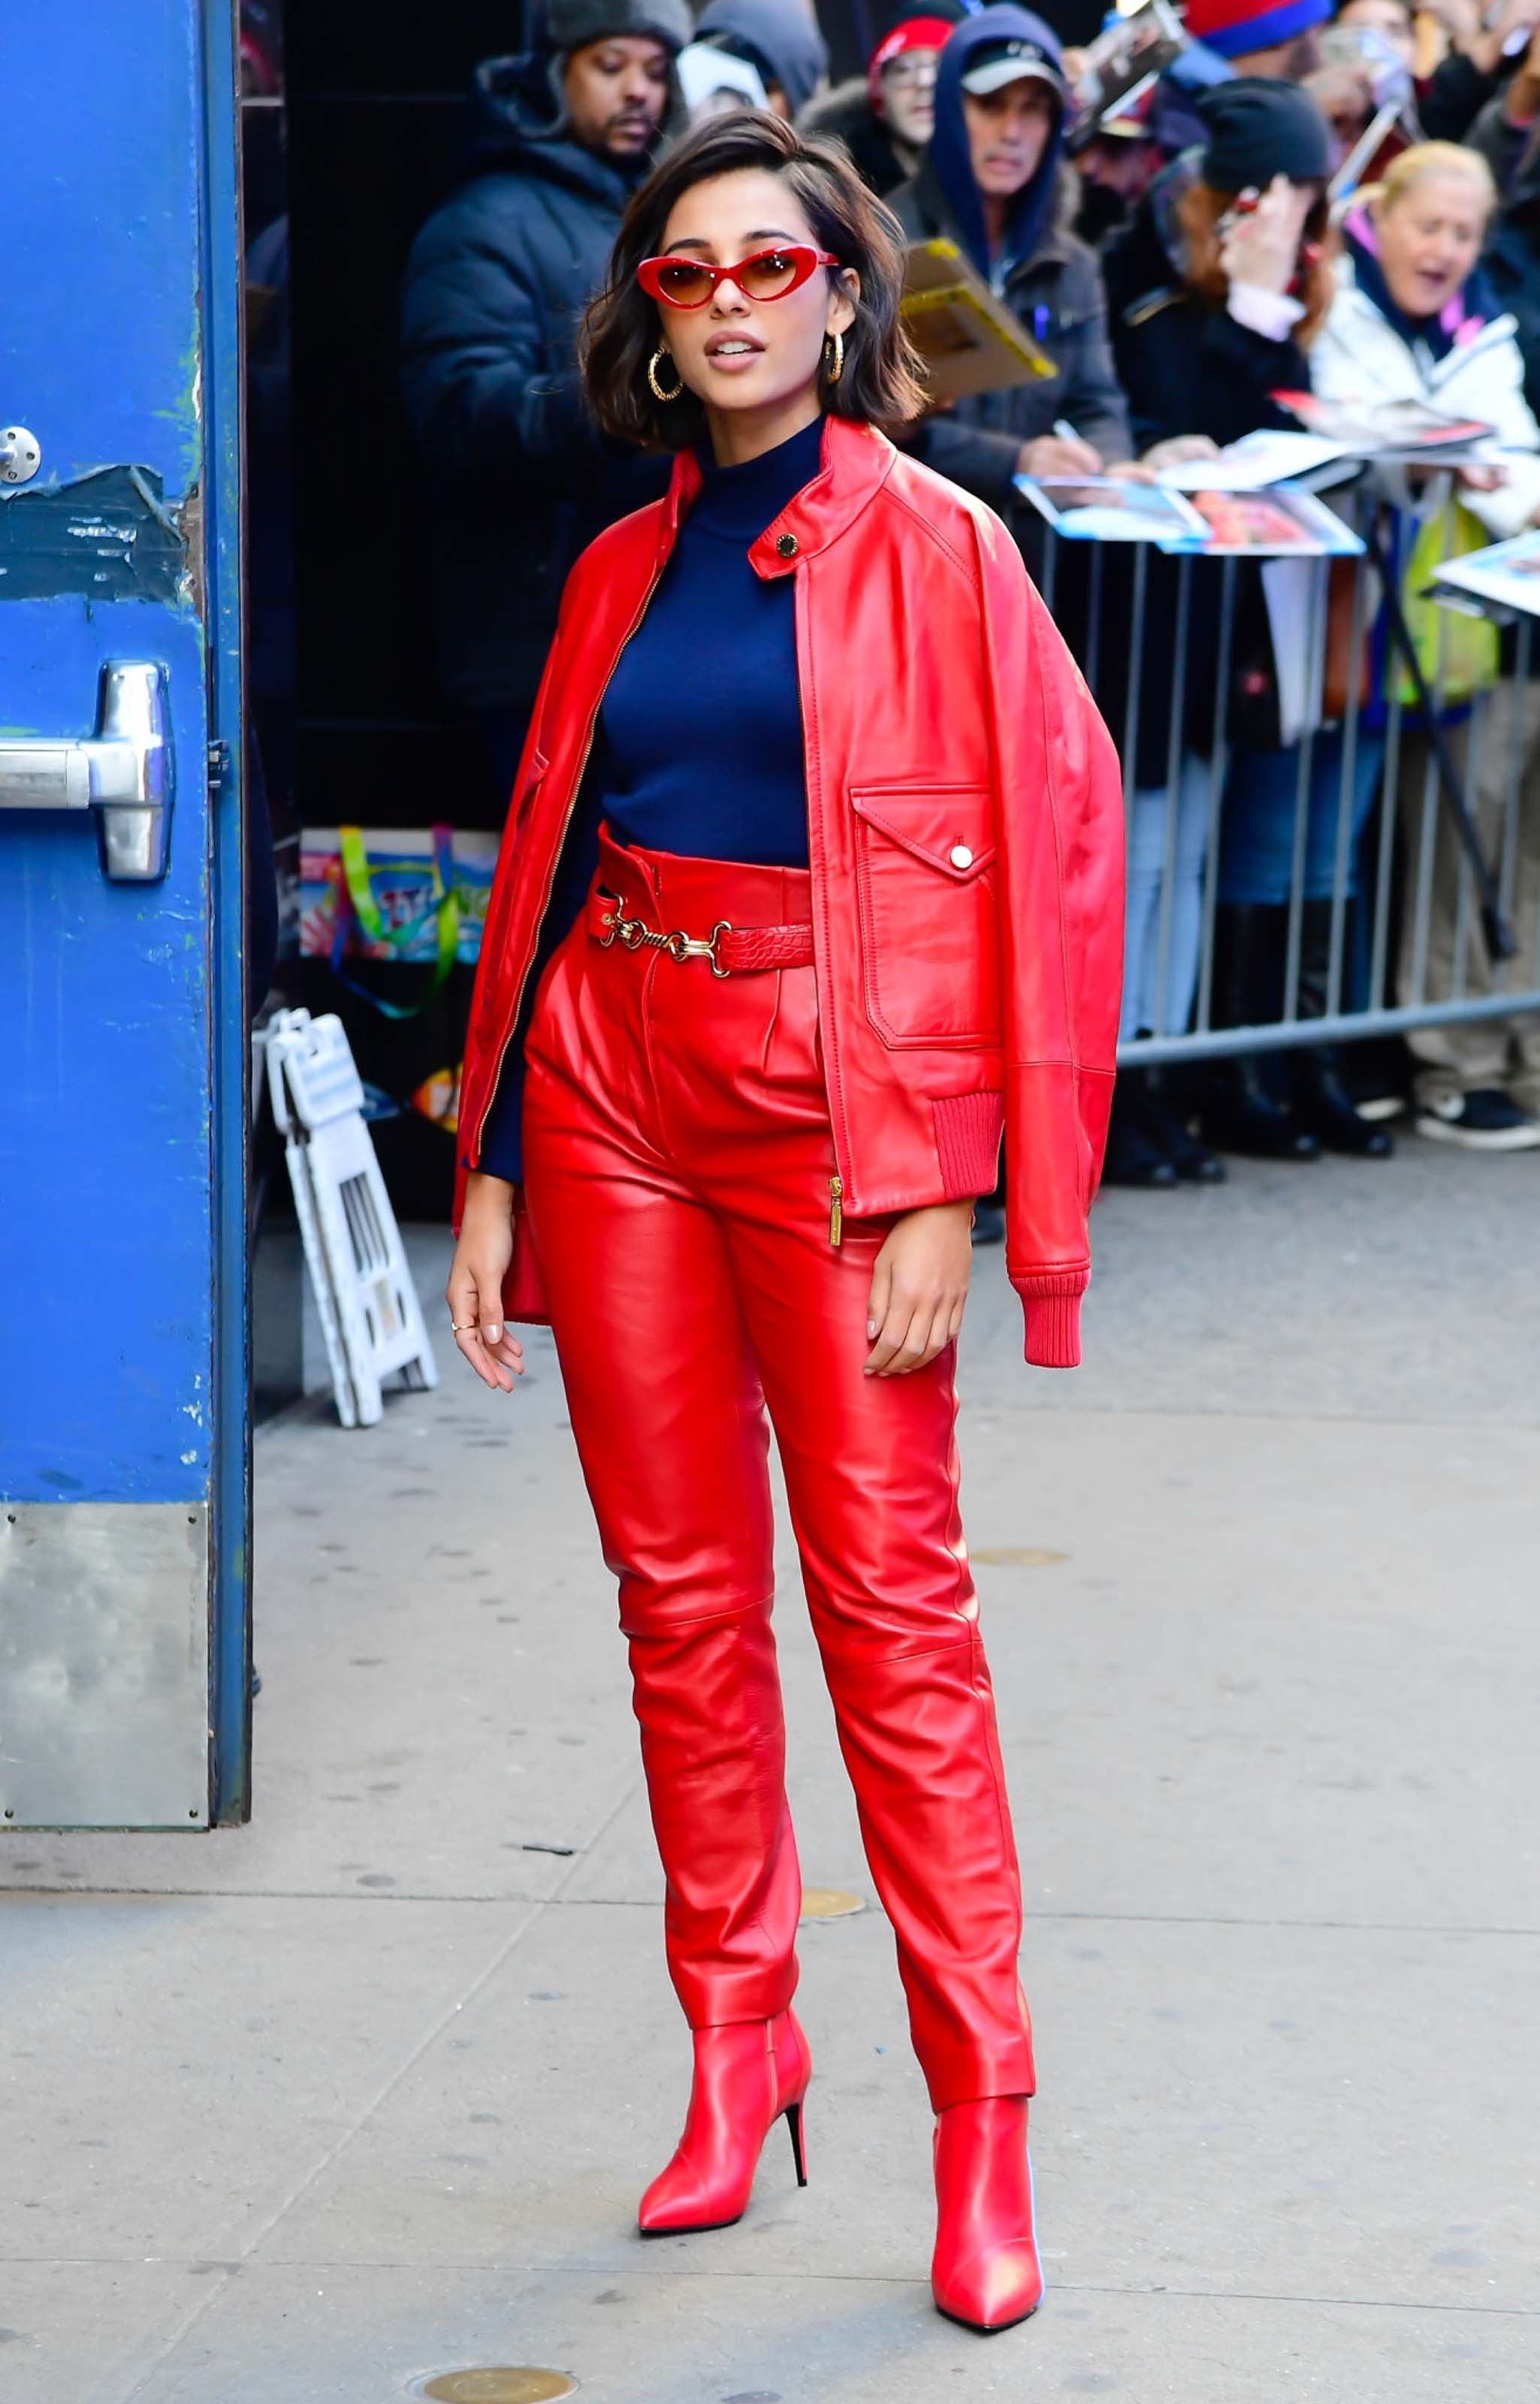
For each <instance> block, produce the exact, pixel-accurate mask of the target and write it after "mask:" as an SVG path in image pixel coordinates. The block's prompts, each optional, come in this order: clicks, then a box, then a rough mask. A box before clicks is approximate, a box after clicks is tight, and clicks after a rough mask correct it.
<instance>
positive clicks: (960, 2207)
mask: <svg viewBox="0 0 1540 2404" xmlns="http://www.w3.org/2000/svg"><path fill="white" fill-rule="evenodd" d="M935 2168H936V2250H935V2255H934V2257H933V2259H932V2261H931V2292H932V2293H933V2295H934V2297H935V2299H936V2310H937V2311H938V2312H939V2313H945V2317H946V2318H947V2319H948V2320H949V2321H960V2322H961V2324H962V2326H963V2327H964V2328H971V2329H977V2330H978V2332H979V2334H980V2335H981V2336H983V2337H992V2336H993V2335H994V2334H995V2332H996V2331H997V2330H998V2329H1006V2328H1014V2327H1015V2325H1016V2323H1017V2322H1018V2321H1024V2320H1028V2319H1029V2318H1030V2316H1031V2314H1032V2313H1035V2312H1036V2310H1037V2308H1038V2306H1039V2304H1040V2303H1041V2302H1042V2301H1043V2266H1042V2264H1041V2262H1040V2261H1039V2259H1038V2251H1037V2231H1036V2229H1035V2228H1034V2226H1033V2217H1032V2165H1031V2160H1030V2158H1029V2154H1028V2151H1027V2098H1026V2096H1025V2095H986V2096H981V2097H980V2098H979V2100H978V2101H977V2102H976V2103H951V2104H948V2105H947V2107H946V2109H945V2111H943V2112H939V2113H938V2114H937V2115H936V2131H935Z"/></svg>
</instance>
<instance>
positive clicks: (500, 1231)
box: [444, 1168, 524, 1394]
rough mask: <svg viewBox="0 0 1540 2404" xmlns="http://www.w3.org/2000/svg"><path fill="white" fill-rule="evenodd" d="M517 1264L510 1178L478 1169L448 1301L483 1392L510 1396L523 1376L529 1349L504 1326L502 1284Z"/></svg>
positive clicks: (462, 1223) (468, 1198)
mask: <svg viewBox="0 0 1540 2404" xmlns="http://www.w3.org/2000/svg"><path fill="white" fill-rule="evenodd" d="M512 1258H513V1188H512V1186H511V1185H510V1183H509V1182H508V1180H507V1179H506V1178H505V1177H489V1176H488V1175H487V1174H486V1172H485V1170H484V1169H480V1168H473V1169H472V1170H471V1172H470V1176H469V1180H468V1181H467V1184H466V1195H465V1215H464V1217H463V1218H462V1219H461V1221H460V1240H459V1242H458V1243H457V1244H456V1245H455V1258H454V1260H453V1261H452V1262H451V1264H450V1269H449V1283H448V1285H447V1286H446V1287H445V1289H444V1299H445V1300H446V1301H447V1303H448V1304H449V1323H450V1325H451V1327H452V1328H453V1329H454V1331H455V1343H456V1344H457V1345H458V1347H459V1349H460V1350H461V1352H462V1353H463V1354H464V1355H465V1358H466V1359H467V1360H468V1361H469V1363H470V1365H471V1367H472V1368H473V1369H474V1370H475V1372H476V1375H477V1377H480V1379H481V1381H482V1383H483V1386H493V1387H496V1388H497V1389H498V1390H499V1391H501V1392H503V1393H505V1394H511V1392H512V1391H513V1380H514V1378H515V1377H523V1375H524V1347H523V1345H522V1344H521V1343H520V1342H519V1340H518V1337H517V1336H516V1335H511V1333H510V1332H509V1329H508V1327H507V1325H506V1324H505V1322H504V1320H503V1279H504V1278H505V1277H506V1276H507V1274H508V1265H509V1263H510V1262H511V1259H512Z"/></svg>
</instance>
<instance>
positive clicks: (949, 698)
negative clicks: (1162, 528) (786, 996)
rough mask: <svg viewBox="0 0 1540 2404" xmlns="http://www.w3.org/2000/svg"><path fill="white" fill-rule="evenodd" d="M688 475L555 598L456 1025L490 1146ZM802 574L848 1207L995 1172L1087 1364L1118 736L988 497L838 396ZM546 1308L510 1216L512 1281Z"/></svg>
mask: <svg viewBox="0 0 1540 2404" xmlns="http://www.w3.org/2000/svg"><path fill="white" fill-rule="evenodd" d="M698 483H699V470H698V468H697V467H696V465H695V461H694V457H693V454H691V453H688V452H687V453H684V454H681V455H680V457H679V460H678V461H677V463H676V466H675V469H674V479H673V483H672V485H671V487H670V490H669V492H668V494H667V496H666V497H665V499H664V500H661V501H658V502H655V503H653V504H652V505H651V507H650V508H648V509H644V510H637V513H636V514H635V515H634V516H632V517H628V518H624V519H623V520H622V521H621V522H620V523H619V524H616V525H612V526H610V527H609V529H608V530H607V531H606V532H605V533H604V534H602V535H601V536H600V537H599V538H598V540H597V541H596V542H595V543H593V544H592V545H591V546H590V547H589V549H588V550H587V551H585V552H583V554H582V556H581V559H580V560H579V561H578V563H577V565H576V566H575V567H574V568H573V570H572V574H571V577H570V579H569V580H568V582H567V591H566V594H565V595H564V597H563V602H562V609H561V617H560V622H559V623H558V625H557V629H556V637H555V641H554V643H553V647H552V650H551V656H550V659H549V661H548V663H547V665H546V670H545V676H544V679H543V681H542V683H541V686H540V692H539V700H538V701H537V703H536V706H535V714H534V717H533V719H532V720H531V723H530V729H529V734H528V737H527V739H526V741H525V750H524V757H523V760H522V762H520V767H519V774H518V780H517V783H516V785H515V787H514V791H513V796H512V806H511V810H510V813H509V819H508V825H507V830H506V832H505V834H504V837H503V845H502V854H501V858H500V860H499V861H498V865H497V882H496V884H495V886H494V888H493V893H492V901H491V906H490V909H489V911H488V915H487V921H486V930H485V935H484V937H483V945H482V958H481V969H480V972H479V974H478V977H477V981H476V994H475V1000H474V1003H473V1005H472V1009H471V1017H470V1027H469V1036H468V1040H467V1045H466V1058H465V1071H464V1080H463V1084H462V1089H461V1105H460V1134H461V1155H462V1158H463V1159H465V1160H468V1161H469V1162H471V1163H474V1162H475V1160H476V1159H477V1157H478V1147H479V1144H480V1140H481V1132H482V1127H483V1122H484V1120H485V1117H486V1112H487V1107H488V1105H489V1103H490V1101H491V1098H492V1096H493V1093H494V1091H495V1089H496V1085H497V1074H498V1070H499V1068H500V1066H501V1062H502V1056H503V1054H504V1051H505V1050H506V1048H507V1045H508V1043H509V1041H510V1038H511V1034H512V1031H513V1028H514V1026H515V1024H516V1022H517V1019H518V1015H519V1009H520V1004H521V1000H522V999H523V993H524V987H525V980H526V978H527V976H528V974H529V970H530V964H531V962H532V960H533V958H534V957H535V951H536V946H537V943H538V941H539V931H540V924H541V920H542V918H543V916H544V915H545V911H546V908H547V906H548V903H549V901H550V895H551V887H552V880H553V877H554V875H555V873H556V866H557V861H558V860H559V858H560V854H561V848H562V844H563V841H564V838H565V836H566V832H567V824H568V821H569V819H570V817H571V814H572V808H573V804H574V803H575V801H576V798H577V794H578V790H579V786H580V784H581V778H582V774H583V769H584V765H585V763H586V762H587V759H588V753H589V747H590V744H591V742H592V738H593V732H594V723H595V716H596V714H597V711H598V708H599V705H600V702H601V701H602V699H603V696H604V692H605V688H606V686H607V685H608V683H609V678H610V676H611V674H612V673H613V670H614V666H615V663H616V661H617V659H618V658H619V656H620V654H621V651H622V650H623V648H624V645H625V643H626V641H627V639H628V637H629V636H630V635H631V633H632V632H633V630H634V629H635V627H636V626H637V622H638V621H639V620H640V618H641V616H642V613H643V611H644V610H645V608H646V607H647V603H648V601H649V599H650V598H651V593H652V590H653V588H654V586H655V585H656V583H657V580H658V578H659V576H660V575H661V574H662V572H663V568H664V565H665V561H666V560H667V558H668V555H669V552H670V551H671V550H672V548H673V544H674V538H675V535H676V533H677V531H678V528H679V519H680V517H681V515H682V513H683V512H684V510H687V509H688V507H689V505H690V503H691V501H692V499H693V496H694V494H695V491H696V489H697V486H698ZM749 558H750V560H751V561H752V563H753V566H754V568H755V571H756V573H757V574H759V575H761V576H764V577H771V576H791V577H794V578H795V580H796V598H795V617H796V639H797V668H798V682H799V686H800V691H801V699H802V716H803V726H804V730H805V749H806V762H807V840H808V865H809V868H810V870H811V874H812V892H813V934H814V949H815V955H816V973H817V977H818V989H819V1027H820V1031H821V1036H822V1044H823V1056H824V1061H825V1064H826V1069H827V1076H828V1088H829V1114H830V1119H831V1122H832V1125H833V1139H834V1153H835V1160H836V1164H837V1167H838V1171H839V1175H840V1177H841V1179H842V1180H843V1185H844V1197H843V1198H844V1208H845V1209H846V1210H847V1212H848V1213H850V1214H851V1215H852V1216H855V1217H861V1216H870V1215H875V1214H877V1213H880V1212H886V1211H894V1210H905V1209H917V1208H918V1207H920V1206H921V1205H922V1204H927V1203H936V1202H943V1201H950V1200H957V1199H960V1198H961V1197H962V1196H964V1195H978V1194H987V1193H988V1191H989V1190H990V1188H991V1187H992V1186H993V1184H994V1181H995V1176H996V1168H997V1162H998V1158H999V1152H1000V1140H1001V1128H1002V1126H1003V1130H1004V1137H1005V1161H1006V1184H1007V1193H1008V1196H1009V1200H1008V1207H1007V1219H1006V1228H1007V1233H1006V1265H1007V1271H1008V1274H1009V1276H1010V1279H1011V1281H1012V1283H1013V1284H1014V1285H1015V1287H1016V1289H1017V1291H1018V1292H1019V1293H1020V1294H1021V1296H1022V1299H1023V1303H1024V1306H1025V1310H1026V1321H1027V1358H1028V1359H1029V1361H1032V1362H1036V1363H1040V1364H1041V1365H1043V1367H1046V1368H1072V1367H1073V1366H1074V1365H1075V1363H1077V1362H1078V1360H1079V1358H1080V1341H1079V1313H1080V1296H1081V1294H1082V1293H1083V1292H1084V1291H1085V1285H1086V1283H1087V1281H1088V1279H1089V1276H1090V1250H1089V1243H1088V1239H1087V1232H1086V1214H1087V1212H1088V1210H1089V1209H1090V1206H1091V1201H1092V1197H1093V1196H1094V1195H1095V1193H1096V1189H1097V1181H1098V1179H1099V1175H1100V1171H1101V1157H1102V1152H1103V1149H1104V1146H1105V1142H1106V1133H1107V1112H1108V1107H1109V1104H1110V1102H1111V1099H1112V1089H1113V1061H1114V1055H1115V1050H1116V1041H1117V1017H1118V992H1119V983H1120V974H1121V962H1122V941H1123V878H1122V859H1123V802H1122V781H1121V777H1120V774H1119V770H1118V763H1117V759H1116V755H1115V753H1114V751H1113V746H1112V742H1111V740H1110V738H1109V736H1108V734H1107V731H1106V728H1105V727H1104V726H1103V724H1102V722H1101V720H1100V719H1099V716H1098V715H1097V710H1096V706H1095V704H1094V703H1093V702H1092V700H1091V697H1090V695H1089V693H1088V692H1086V690H1085V683H1084V681H1083V680H1082V678H1081V676H1080V673H1079V670H1078V669H1077V668H1076V667H1075V664H1074V663H1073V661H1072V660H1071V657H1070V654H1069V652H1068V651H1067V650H1066V649H1065V647H1064V644H1063V642H1062V641H1061V640H1060V638H1059V636H1058V634H1057V629H1056V628H1055V626H1054V624H1053V622H1052V621H1051V620H1050V618H1049V616H1048V614H1047V611H1046V610H1045V609H1044V608H1043V604H1042V602H1041V601H1040V599H1039V598H1038V595H1037V594H1036V593H1035V592H1034V590H1033V588H1032V586H1031V583H1030V582H1029V579H1028V576H1027V573H1026V570H1025V569H1024V567H1023V566H1022V564H1021V559H1020V555H1019V553H1018V552H1017V551H1016V548H1015V543H1014V542H1013V541H1012V540H1011V538H1010V536H1009V535H1008V533H1007V532H1006V530H1005V528H1004V527H1003V526H1002V525H1001V522H1000V520H999V519H998V518H997V517H995V516H994V514H993V513H992V512H991V511H990V510H987V508H986V507H985V506H984V505H983V503H982V502H979V501H976V500H974V499H973V498H972V497H971V496H969V495H968V494H967V493H964V492H962V491H960V490H959V488H958V487H957V486H956V485H953V484H949V483H947V482H945V481H944V480H943V479H942V478H941V477H939V476H936V475H933V474H932V473H931V470H930V469H929V468H923V467H921V466H919V465H918V464H917V462H916V461H914V460H911V459H908V458H905V457H904V456H903V454H901V453H899V452H897V451H895V450H894V448H893V446H892V444H891V443H889V442H888V441H887V440H884V438H883V437H882V436H881V435H880V434H877V433H875V432H874V431H873V430H872V429H871V428H870V427H867V426H854V425H852V424H850V423H849V422H848V421H847V420H844V419H840V418H831V419H830V420H829V421H828V425H827V427H826V430H825V435H824V445H823V466H822V469H821V472H820V473H819V475H818V476H816V477H815V478H814V480H813V481H812V482H811V483H809V484H806V485H805V486H804V488H803V490H802V491H801V492H800V493H798V494H797V496H796V497H795V498H794V499H793V500H792V501H791V504H790V506H789V507H788V508H787V509H786V510H783V512H782V514H781V515H780V516H779V517H778V518H777V520H776V521H775V523H774V524H773V525H771V526H769V527H767V528H766V530H765V532H764V533H763V535H762V536H761V537H760V538H759V539H758V541H757V542H755V543H754V545H753V546H752V549H751V550H750V552H749ZM504 1307H505V1308H506V1310H507V1312H508V1315H509V1317H510V1318H511V1319H515V1320H520V1319H539V1318H542V1317H543V1315H544V1313H543V1309H542V1306H541V1301H540V1295H539V1270H538V1264H537V1263H536V1262H535V1261H534V1258H533V1255H532V1252H531V1250H530V1246H529V1241H528V1231H527V1228H526V1226H525V1222H524V1219H523V1214H522V1212H519V1213H516V1218H515V1244H514V1259H513V1265H512V1268H511V1272H510V1277H509V1282H508V1285H507V1287H506V1288H505V1293H504Z"/></svg>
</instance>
